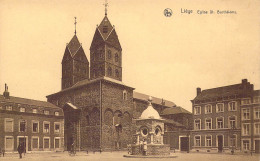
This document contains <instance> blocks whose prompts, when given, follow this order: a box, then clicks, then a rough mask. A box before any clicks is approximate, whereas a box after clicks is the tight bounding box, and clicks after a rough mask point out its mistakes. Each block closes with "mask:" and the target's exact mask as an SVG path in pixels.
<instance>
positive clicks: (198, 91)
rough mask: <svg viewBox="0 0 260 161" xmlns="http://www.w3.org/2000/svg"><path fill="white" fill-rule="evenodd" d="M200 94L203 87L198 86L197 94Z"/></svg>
mask: <svg viewBox="0 0 260 161" xmlns="http://www.w3.org/2000/svg"><path fill="white" fill-rule="evenodd" d="M199 94H201V88H199V87H198V88H197V96H198V95H199Z"/></svg>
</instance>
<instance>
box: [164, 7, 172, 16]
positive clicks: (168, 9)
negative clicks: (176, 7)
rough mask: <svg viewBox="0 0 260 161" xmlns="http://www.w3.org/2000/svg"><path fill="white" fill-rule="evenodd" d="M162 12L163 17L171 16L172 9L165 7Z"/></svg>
mask: <svg viewBox="0 0 260 161" xmlns="http://www.w3.org/2000/svg"><path fill="white" fill-rule="evenodd" d="M163 13H164V16H165V17H171V16H172V10H171V9H170V8H166V9H165V10H164V12H163Z"/></svg>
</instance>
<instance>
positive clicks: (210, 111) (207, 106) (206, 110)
mask: <svg viewBox="0 0 260 161" xmlns="http://www.w3.org/2000/svg"><path fill="white" fill-rule="evenodd" d="M207 113H212V106H211V105H206V106H205V114H207Z"/></svg>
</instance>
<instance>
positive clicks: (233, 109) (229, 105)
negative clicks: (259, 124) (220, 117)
mask: <svg viewBox="0 0 260 161" xmlns="http://www.w3.org/2000/svg"><path fill="white" fill-rule="evenodd" d="M228 107H229V111H236V102H229V103H228Z"/></svg>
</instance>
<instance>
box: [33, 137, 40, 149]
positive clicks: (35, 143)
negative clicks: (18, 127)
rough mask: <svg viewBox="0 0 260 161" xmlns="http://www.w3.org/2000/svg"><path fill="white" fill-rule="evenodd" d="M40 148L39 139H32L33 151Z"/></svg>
mask: <svg viewBox="0 0 260 161" xmlns="http://www.w3.org/2000/svg"><path fill="white" fill-rule="evenodd" d="M38 148H39V138H38V137H33V138H32V149H38Z"/></svg>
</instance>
